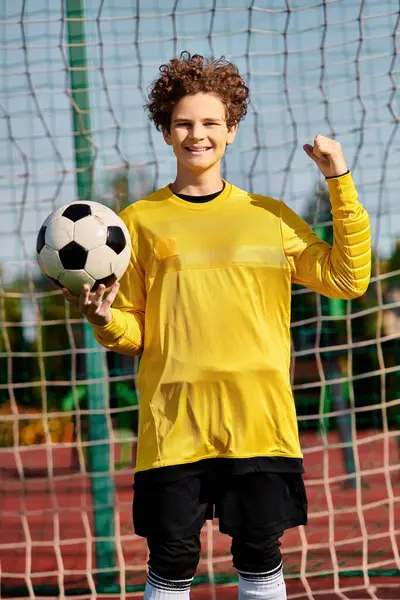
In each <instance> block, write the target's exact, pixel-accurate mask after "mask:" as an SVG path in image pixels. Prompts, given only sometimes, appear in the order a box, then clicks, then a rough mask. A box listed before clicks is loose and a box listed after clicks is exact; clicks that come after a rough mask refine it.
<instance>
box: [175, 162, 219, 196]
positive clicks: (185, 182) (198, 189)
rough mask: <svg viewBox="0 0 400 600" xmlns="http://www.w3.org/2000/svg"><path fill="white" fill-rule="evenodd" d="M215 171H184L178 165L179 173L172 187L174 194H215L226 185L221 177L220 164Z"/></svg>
mask: <svg viewBox="0 0 400 600" xmlns="http://www.w3.org/2000/svg"><path fill="white" fill-rule="evenodd" d="M215 166H218V169H215V170H214V172H212V171H211V170H210V171H205V172H204V173H193V172H187V171H182V170H180V169H179V166H178V173H177V176H176V179H175V181H174V182H173V183H172V184H171V186H170V188H171V190H172V191H173V193H174V194H184V195H187V196H208V195H209V194H215V193H216V192H219V191H221V190H222V188H223V187H224V183H223V180H222V179H221V172H220V168H219V167H220V166H219V165H215Z"/></svg>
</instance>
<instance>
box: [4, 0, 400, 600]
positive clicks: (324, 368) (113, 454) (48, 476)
mask: <svg viewBox="0 0 400 600" xmlns="http://www.w3.org/2000/svg"><path fill="white" fill-rule="evenodd" d="M398 30H399V3H398V0H380V1H379V2H377V1H375V0H330V1H329V0H292V1H290V0H286V1H285V0H269V1H268V2H264V1H260V2H258V3H256V2H255V1H254V0H146V1H144V0H136V1H135V2H132V0H107V1H104V0H87V1H86V5H85V6H84V4H83V1H79V0H29V2H28V1H27V0H15V1H14V2H12V3H11V2H4V3H2V4H1V6H0V57H1V58H0V61H1V62H0V64H1V67H0V68H1V85H0V192H1V197H0V198H1V199H0V255H1V267H0V471H1V476H2V484H1V491H0V517H1V522H2V528H1V532H0V560H1V575H0V577H1V580H0V582H1V586H2V594H3V595H4V597H7V596H16V597H22V596H29V597H31V598H36V597H42V596H51V595H54V594H56V593H59V595H60V597H63V595H68V594H74V595H78V594H81V595H82V596H83V597H88V596H91V597H97V596H96V595H97V594H105V595H106V596H107V597H109V598H112V597H115V596H116V595H118V594H119V597H126V596H128V595H130V594H131V593H132V594H134V593H137V592H138V591H140V590H141V589H143V584H144V581H145V574H146V560H147V554H146V548H145V545H144V543H143V540H141V539H140V538H137V537H136V536H135V535H134V532H133V528H132V523H131V503H132V477H133V464H134V459H133V457H132V448H133V453H134V448H135V440H136V432H137V404H138V398H137V392H136V384H135V377H133V376H132V374H133V373H135V372H136V369H137V363H136V359H132V358H129V357H124V356H119V355H116V354H113V353H105V352H104V351H103V350H102V349H100V348H99V347H97V346H96V345H95V344H94V343H93V339H92V338H91V334H90V331H88V329H87V327H85V326H84V324H83V322H82V319H81V318H80V316H79V314H78V313H76V312H75V311H74V310H73V309H72V308H71V307H69V306H68V305H66V304H65V303H64V301H63V299H62V296H61V295H60V293H59V292H58V291H57V290H55V289H53V288H50V287H49V285H48V283H47V282H46V281H45V280H44V279H43V277H42V276H41V274H40V272H39V269H38V266H37V263H36V260H35V253H34V249H35V240H36V235H37V231H38V229H39V227H40V225H41V224H42V222H43V220H44V218H45V217H46V216H47V215H48V214H49V212H50V211H52V210H53V209H54V208H56V207H58V206H60V205H62V204H64V203H67V202H70V201H72V200H74V199H76V198H77V197H81V198H83V197H86V198H88V197H90V198H91V199H93V200H97V201H99V202H103V203H105V204H107V205H108V206H110V207H112V208H113V209H115V210H119V209H121V208H123V207H124V206H126V205H127V204H129V203H131V202H134V201H135V200H137V199H138V198H140V197H143V196H144V195H146V194H148V193H149V192H151V191H153V190H154V189H157V188H158V187H161V186H162V185H165V184H166V183H168V182H169V181H171V179H172V178H173V176H174V167H175V163H174V157H173V155H172V154H171V152H170V149H169V148H168V147H167V146H166V145H165V143H164V142H163V140H162V136H161V135H160V134H159V133H158V132H157V131H156V130H155V129H154V128H153V127H152V125H151V124H150V122H149V120H148V118H147V115H146V114H145V112H144V110H143V104H144V102H145V99H146V89H147V86H148V84H149V83H150V82H151V81H152V80H153V79H154V78H155V77H156V75H157V69H158V66H159V65H160V64H161V63H163V62H166V61H167V60H169V59H170V58H171V57H172V56H176V55H178V54H179V53H180V52H181V51H183V50H188V51H190V52H191V53H200V54H203V55H206V56H208V57H218V56H221V55H225V56H226V57H227V58H228V59H229V60H232V61H234V62H235V63H236V64H237V65H238V67H239V69H240V71H241V73H242V74H243V75H244V76H245V79H246V81H247V83H248V85H249V86H250V89H251V105H250V109H249V113H248V115H247V117H246V120H245V121H244V122H243V124H242V125H241V127H240V128H239V133H238V136H237V138H236V141H235V144H234V145H233V146H231V147H230V148H229V150H228V152H227V154H226V157H225V158H224V163H223V176H224V177H225V178H227V179H228V180H229V181H230V182H232V183H234V184H236V185H238V186H240V187H242V188H245V189H248V190H249V191H254V192H257V193H261V194H268V195H270V196H274V197H277V198H283V199H284V200H285V201H286V202H287V203H288V204H289V205H290V206H291V207H292V208H293V209H294V210H296V212H298V213H299V214H301V215H302V216H304V218H306V220H307V221H308V222H309V223H310V224H311V225H312V226H313V227H314V228H315V230H316V231H317V233H318V234H319V235H320V236H321V237H323V238H324V239H326V240H328V241H329V240H330V239H331V235H332V229H331V216H330V209H329V200H328V198H327V193H326V187H325V184H324V183H323V182H322V181H321V178H320V176H319V174H318V172H317V170H316V168H315V165H313V164H312V163H311V161H309V159H308V158H307V157H306V156H305V154H304V153H303V151H302V145H303V143H309V142H312V140H313V138H314V136H315V135H316V134H318V133H321V134H323V135H327V136H329V137H335V138H337V139H339V140H340V142H341V143H342V146H343V148H344V151H345V156H346V158H347V160H348V163H349V165H350V167H351V169H352V171H353V175H354V179H355V181H356V184H357V188H358V191H359V194H360V198H361V201H362V202H363V204H364V205H365V207H366V208H367V210H368V211H369V213H370V216H371V222H372V232H373V242H374V262H373V277H372V281H371V285H370V288H369V290H368V292H367V294H366V295H365V296H363V297H362V298H360V299H358V300H356V301H353V302H346V301H338V300H328V299H326V298H322V297H320V296H317V295H316V294H314V293H311V292H309V291H307V290H305V289H302V288H297V287H296V288H294V290H293V303H292V357H293V360H292V380H293V388H294V392H295V398H296V405H297V410H298V416H299V430H300V435H301V442H302V447H303V450H304V457H305V467H306V484H307V489H308V495H309V505H310V521H309V525H308V526H307V527H306V528H299V529H296V530H291V531H288V532H287V533H286V534H285V536H284V538H283V546H282V550H283V556H284V568H285V576H286V581H287V586H288V595H289V597H290V598H307V599H312V598H314V597H315V598H318V594H321V593H324V594H326V597H327V598H340V599H341V600H345V599H347V598H348V599H350V598H355V597H357V598H358V597H360V596H357V595H354V594H357V593H358V594H360V593H364V596H365V597H368V598H371V599H375V600H376V599H377V598H381V597H382V598H390V597H393V598H394V597H395V596H391V595H390V594H392V593H393V594H395V593H396V591H395V590H396V588H398V586H399V581H400V579H399V576H400V558H399V551H398V547H399V541H400V522H399V514H400V511H399V501H400V486H399V467H398V454H399V453H398V444H399V435H400V418H399V402H400V400H399V389H400V368H399V364H400V360H399V359H400V342H399V337H400V335H399V334H400V312H399V311H400V284H399V281H400V279H399V274H400V245H399V243H398V238H399V231H400V216H399V214H400V210H399V207H398V160H399V141H398V130H399V127H398V125H399V116H398V98H397V96H396V93H397V77H398ZM202 542H203V544H202V556H201V562H200V565H199V570H198V576H197V579H196V583H197V584H198V585H199V586H200V589H201V590H203V591H202V593H203V594H204V597H205V596H206V595H207V596H209V597H213V598H215V593H216V590H217V591H218V590H225V591H226V593H227V594H228V593H229V586H231V585H232V584H233V583H234V582H235V573H234V571H233V569H232V567H231V559H230V555H229V540H228V539H227V538H226V537H225V536H222V535H221V534H219V533H218V527H217V523H215V522H214V523H209V524H208V525H207V527H205V528H204V530H203V532H202ZM216 586H218V587H216ZM357 590H359V591H357ZM360 590H363V592H361V591H360ZM377 590H379V591H377ZM382 590H383V591H382ZM364 596H362V597H364Z"/></svg>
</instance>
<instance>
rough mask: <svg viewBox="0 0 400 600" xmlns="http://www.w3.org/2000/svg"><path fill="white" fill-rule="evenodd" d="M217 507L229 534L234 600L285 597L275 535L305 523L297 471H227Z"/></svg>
mask: <svg viewBox="0 0 400 600" xmlns="http://www.w3.org/2000/svg"><path fill="white" fill-rule="evenodd" d="M223 483H224V486H225V489H224V491H223V493H222V495H221V498H220V500H219V502H218V506H217V516H218V517H219V521H220V523H219V524H220V530H221V532H222V533H227V534H228V535H230V536H231V537H232V554H233V562H234V566H235V567H236V568H237V569H238V571H239V600H245V599H247V600H250V599H258V600H264V599H265V600H286V587H285V583H284V580H283V572H282V557H281V553H280V542H279V538H280V536H281V535H282V533H283V531H284V530H285V529H288V528H290V527H296V526H298V525H305V524H306V523H307V498H306V493H305V488H304V483H303V480H302V477H301V475H300V474H297V473H292V474H291V473H282V474H280V473H263V472H255V473H246V474H242V475H231V476H230V477H229V478H228V479H227V480H226V481H224V482H223Z"/></svg>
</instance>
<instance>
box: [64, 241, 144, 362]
mask: <svg viewBox="0 0 400 600" xmlns="http://www.w3.org/2000/svg"><path fill="white" fill-rule="evenodd" d="M104 292H105V287H104V286H103V285H101V286H99V288H98V290H97V291H96V292H90V290H89V286H88V285H86V286H83V288H82V291H81V293H80V295H79V297H77V296H73V295H72V294H71V293H70V292H69V291H68V290H66V289H63V293H64V296H65V297H66V298H67V300H68V301H70V302H72V303H73V304H75V305H76V306H77V307H78V308H79V309H80V312H81V313H82V314H83V315H84V316H85V317H86V319H87V320H88V322H89V323H90V324H91V325H92V327H93V329H94V335H95V338H96V339H97V341H98V342H99V343H100V344H101V345H102V346H104V347H105V348H108V349H109V350H113V351H114V352H119V353H120V354H128V355H134V354H140V352H141V351H142V348H143V338H144V319H145V307H146V287H145V282H144V273H143V271H142V268H141V266H140V264H139V262H138V260H137V259H136V256H135V252H134V250H132V254H131V260H130V263H129V265H128V268H127V270H126V272H125V273H124V275H123V276H122V277H121V279H120V281H119V282H116V283H114V285H113V286H112V288H111V290H110V291H109V293H108V295H107V296H105V297H104Z"/></svg>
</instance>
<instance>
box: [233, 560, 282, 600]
mask: <svg viewBox="0 0 400 600" xmlns="http://www.w3.org/2000/svg"><path fill="white" fill-rule="evenodd" d="M239 600H287V596H286V585H285V581H284V579H283V571H282V563H280V565H279V566H278V567H276V568H275V569H272V570H271V571H265V572H264V573H247V572H246V571H239Z"/></svg>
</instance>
